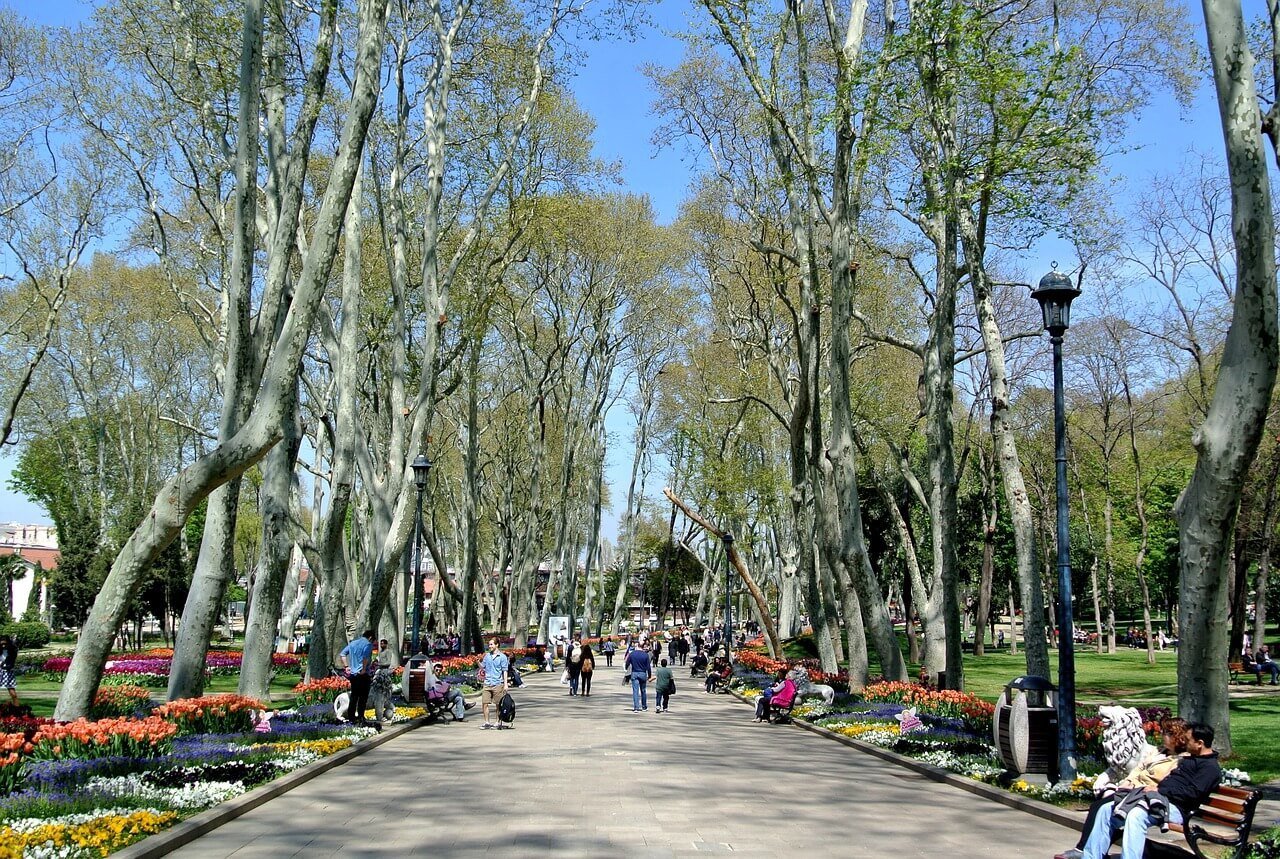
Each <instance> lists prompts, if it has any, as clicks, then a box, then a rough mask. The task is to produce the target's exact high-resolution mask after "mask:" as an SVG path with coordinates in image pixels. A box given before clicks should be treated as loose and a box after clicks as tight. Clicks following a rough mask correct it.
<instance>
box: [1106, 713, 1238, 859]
mask: <svg viewBox="0 0 1280 859" xmlns="http://www.w3.org/2000/svg"><path fill="white" fill-rule="evenodd" d="M1189 729H1190V732H1191V736H1190V737H1189V738H1188V739H1187V756H1186V757H1185V758H1183V759H1182V760H1180V761H1179V762H1178V765H1177V766H1176V767H1174V769H1173V772H1171V773H1169V774H1168V775H1167V776H1165V777H1164V779H1163V780H1161V782H1160V784H1159V786H1157V787H1147V788H1143V789H1142V790H1144V791H1145V792H1147V793H1158V794H1160V796H1161V797H1162V798H1163V799H1164V800H1166V801H1167V802H1168V809H1169V810H1168V815H1169V816H1168V822H1169V823H1182V822H1184V821H1185V820H1186V819H1187V817H1188V816H1190V814H1191V812H1193V811H1194V810H1195V809H1196V808H1198V807H1199V806H1200V804H1201V803H1203V802H1204V801H1205V800H1207V799H1208V798H1209V795H1210V794H1211V793H1213V791H1214V789H1215V788H1217V786H1218V784H1219V783H1220V782H1221V781H1222V765H1221V764H1220V763H1219V762H1218V753H1217V752H1216V751H1214V750H1213V728H1212V727H1211V726H1209V725H1205V724H1202V723H1198V722H1197V723H1193V724H1192V725H1190V726H1189ZM1120 802H1121V800H1119V799H1117V800H1115V801H1114V802H1112V803H1111V804H1110V805H1108V806H1104V807H1103V808H1102V809H1101V810H1100V811H1099V812H1098V816H1097V817H1096V818H1094V821H1093V829H1092V831H1091V832H1090V833H1089V837H1088V839H1087V840H1086V841H1085V845H1084V850H1083V851H1082V853H1081V855H1082V856H1083V859H1104V857H1105V856H1106V855H1107V853H1108V852H1109V851H1110V849H1111V841H1112V838H1113V832H1114V831H1115V830H1116V829H1121V830H1123V832H1124V835H1123V840H1122V841H1121V853H1120V855H1121V857H1123V859H1142V855H1143V851H1144V850H1145V849H1146V843H1147V827H1149V826H1150V825H1151V822H1152V821H1151V813H1150V811H1149V809H1148V808H1147V807H1146V806H1145V805H1144V804H1133V805H1132V806H1130V804H1128V803H1126V806H1125V816H1124V817H1123V818H1121V817H1116V816H1114V814H1113V812H1114V811H1115V809H1116V807H1117V806H1119V805H1120Z"/></svg>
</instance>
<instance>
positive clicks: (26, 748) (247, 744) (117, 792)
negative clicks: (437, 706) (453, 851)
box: [0, 689, 423, 859]
mask: <svg viewBox="0 0 1280 859" xmlns="http://www.w3.org/2000/svg"><path fill="white" fill-rule="evenodd" d="M103 691H104V693H105V695H102V696H100V698H102V703H103V706H118V707H125V706H134V705H139V708H140V709H144V710H147V711H149V715H146V716H142V717H110V718H101V719H97V720H92V721H91V720H87V719H81V720H77V721H75V722H69V723H63V724H58V723H55V722H53V721H52V720H49V719H32V718H23V717H18V718H9V719H5V720H3V721H2V722H0V859H6V857H22V856H26V857H45V856H50V857H54V856H56V857H67V859H80V857H88V856H105V855H107V854H109V853H111V852H113V851H115V850H119V849H121V848H122V847H125V846H127V845H128V844H131V843H133V842H134V841H137V840H139V839H141V838H145V837H146V836H147V835H150V834H153V833H155V832H159V831H161V830H163V829H165V828H167V827H169V826H172V825H173V824H174V823H175V822H177V821H179V820H181V819H182V818H184V817H187V816H189V815H191V814H195V813H197V812H199V811H201V810H203V809H206V808H209V807H211V806H214V805H217V804H218V803H220V802H224V801H226V800H228V799H230V798H232V797H235V796H239V795H240V794H242V793H244V792H245V791H247V790H251V789H252V788H254V787H256V786H258V785H260V784H263V783H265V782H269V781H271V780H272V779H274V778H277V777H278V776H280V775H281V774H283V773H287V772H291V771H293V770H296V769H298V768H299V767H303V766H306V765H307V764H309V763H312V762H314V761H317V760H319V759H320V758H323V757H325V756H327V755H331V754H333V753H335V752H337V751H341V750H342V749H345V748H349V747H350V746H351V745H352V744H353V743H356V742H358V741H360V740H362V739H364V738H366V737H369V736H372V735H373V734H374V733H375V731H374V729H373V728H356V727H352V726H349V725H340V724H338V723H337V720H336V719H335V717H334V715H333V710H332V708H331V707H330V706H329V705H328V704H325V703H321V704H319V705H314V706H311V707H302V708H299V709H293V710H284V711H279V712H276V713H274V714H271V717H270V719H269V720H262V723H261V724H257V723H255V717H256V716H257V715H258V713H260V712H261V710H262V704H261V703H259V702H257V701H254V700H253V699H250V698H242V697H240V696H237V695H208V696H205V697H203V698H194V699H188V700H182V701H174V702H170V703H168V704H164V705H162V706H159V707H156V708H154V710H153V709H151V707H150V702H149V701H142V702H140V700H139V699H140V696H139V695H138V694H137V692H133V691H126V692H123V693H121V692H120V690H118V689H113V690H109V691H108V690H103ZM144 691H145V690H144ZM421 715H423V711H422V709H421V708H417V707H411V708H405V707H401V708H397V710H396V715H395V718H394V719H393V721H402V720H405V719H412V718H414V717H417V716H421Z"/></svg>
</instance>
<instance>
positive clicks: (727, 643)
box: [720, 531, 733, 662]
mask: <svg viewBox="0 0 1280 859" xmlns="http://www.w3.org/2000/svg"><path fill="white" fill-rule="evenodd" d="M720 539H721V540H723V541H724V656H725V659H728V660H729V661H730V662H732V661H733V651H732V650H731V649H730V648H731V647H732V646H733V589H732V588H731V587H730V577H731V576H732V575H733V562H732V561H730V560H729V550H730V549H732V548H733V535H732V534H730V533H729V532H728V531H725V532H724V533H723V534H721V535H720Z"/></svg>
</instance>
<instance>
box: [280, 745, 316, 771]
mask: <svg viewBox="0 0 1280 859" xmlns="http://www.w3.org/2000/svg"><path fill="white" fill-rule="evenodd" d="M318 760H320V755H319V754H318V753H316V752H314V751H312V750H311V749H294V750H293V751H291V752H289V753H287V754H284V755H281V756H280V757H278V758H272V759H271V761H270V763H272V764H274V765H275V766H276V767H277V768H278V769H279V770H280V771H281V772H286V773H287V772H293V771H294V770H296V769H302V768H303V767H305V766H306V765H307V764H313V763H315V762H316V761H318Z"/></svg>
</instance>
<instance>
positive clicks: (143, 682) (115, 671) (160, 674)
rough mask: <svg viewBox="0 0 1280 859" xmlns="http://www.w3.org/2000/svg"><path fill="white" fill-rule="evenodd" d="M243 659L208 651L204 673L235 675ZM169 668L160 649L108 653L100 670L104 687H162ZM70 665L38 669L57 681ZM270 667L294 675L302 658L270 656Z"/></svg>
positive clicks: (62, 662) (49, 662) (65, 659)
mask: <svg viewBox="0 0 1280 859" xmlns="http://www.w3.org/2000/svg"><path fill="white" fill-rule="evenodd" d="M243 656H244V654H243V653H242V652H241V651H239V650H210V651H209V652H208V654H206V655H205V660H204V665H205V673H206V674H208V675H209V676H214V675H223V676H230V675H234V674H237V673H239V671H240V661H241V659H242V658H243ZM172 665H173V651H172V650H170V649H168V648H163V647H158V648H153V649H151V650H144V651H138V652H132V653H118V654H112V656H111V658H110V659H109V660H107V664H106V667H105V668H104V669H103V672H102V683H103V685H104V686H113V685H121V684H128V685H137V686H151V687H158V686H164V685H165V684H166V683H168V682H169V669H170V667H171V666H172ZM70 666H71V657H69V656H54V657H51V658H49V659H46V660H45V661H44V665H43V666H42V669H41V670H42V671H43V672H44V675H45V677H46V678H47V679H50V680H58V681H61V680H63V679H65V678H66V675H67V669H68V668H69V667H70ZM271 667H272V668H274V669H275V670H277V671H282V672H285V673H289V674H297V673H299V672H300V671H301V670H302V657H300V656H297V655H295V654H292V653H273V654H271Z"/></svg>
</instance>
